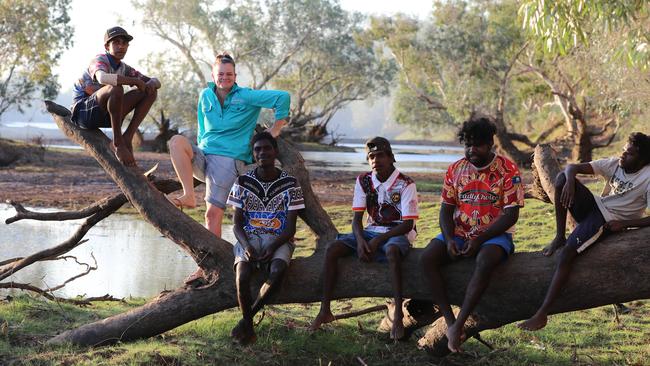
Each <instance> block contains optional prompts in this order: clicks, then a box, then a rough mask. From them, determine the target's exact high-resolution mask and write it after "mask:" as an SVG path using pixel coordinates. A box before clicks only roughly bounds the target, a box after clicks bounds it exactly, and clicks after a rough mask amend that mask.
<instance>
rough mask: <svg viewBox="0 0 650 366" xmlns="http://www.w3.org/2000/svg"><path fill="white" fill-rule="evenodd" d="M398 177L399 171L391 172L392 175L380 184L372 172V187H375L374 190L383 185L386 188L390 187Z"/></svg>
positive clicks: (375, 174)
mask: <svg viewBox="0 0 650 366" xmlns="http://www.w3.org/2000/svg"><path fill="white" fill-rule="evenodd" d="M398 175H399V171H398V170H397V168H395V170H393V174H391V175H390V177H388V179H386V181H385V182H380V181H379V179H378V178H377V173H375V172H374V171H373V172H372V185H373V186H375V188H377V187H379V186H380V185H382V184H384V185H385V186H386V187H391V186H392V185H393V183H395V179H397V176H398Z"/></svg>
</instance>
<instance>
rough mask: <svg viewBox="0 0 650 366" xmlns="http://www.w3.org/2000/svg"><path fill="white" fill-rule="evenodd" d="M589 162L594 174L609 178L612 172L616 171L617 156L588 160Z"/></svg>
mask: <svg viewBox="0 0 650 366" xmlns="http://www.w3.org/2000/svg"><path fill="white" fill-rule="evenodd" d="M589 164H590V165H591V168H592V169H593V170H594V174H596V175H600V176H602V177H605V179H607V180H609V178H611V177H612V176H613V175H614V173H615V172H616V167H617V166H618V158H607V159H599V160H594V161H590V162H589Z"/></svg>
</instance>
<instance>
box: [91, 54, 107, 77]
mask: <svg viewBox="0 0 650 366" xmlns="http://www.w3.org/2000/svg"><path fill="white" fill-rule="evenodd" d="M98 70H101V71H103V72H106V73H110V72H111V65H110V63H109V61H108V58H106V56H105V55H97V56H96V57H95V58H94V59H92V61H90V66H88V75H90V77H91V78H92V79H93V81H97V78H95V73H96V72H97V71H98Z"/></svg>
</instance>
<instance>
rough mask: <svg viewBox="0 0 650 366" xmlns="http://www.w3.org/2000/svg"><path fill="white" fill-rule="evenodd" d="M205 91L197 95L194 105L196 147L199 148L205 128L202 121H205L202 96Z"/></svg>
mask: <svg viewBox="0 0 650 366" xmlns="http://www.w3.org/2000/svg"><path fill="white" fill-rule="evenodd" d="M204 93H205V90H204V91H203V92H201V94H199V101H198V102H197V103H196V124H197V129H196V146H199V147H200V146H201V138H202V137H203V134H204V133H205V126H204V125H203V120H204V119H205V114H204V113H203V98H204V97H203V94H204Z"/></svg>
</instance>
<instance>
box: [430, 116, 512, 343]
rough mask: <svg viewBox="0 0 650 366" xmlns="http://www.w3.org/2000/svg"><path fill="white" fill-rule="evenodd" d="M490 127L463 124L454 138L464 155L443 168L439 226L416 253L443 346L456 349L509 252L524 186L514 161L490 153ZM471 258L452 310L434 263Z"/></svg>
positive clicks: (477, 121) (476, 121) (481, 122)
mask: <svg viewBox="0 0 650 366" xmlns="http://www.w3.org/2000/svg"><path fill="white" fill-rule="evenodd" d="M495 133H496V127H495V126H494V125H493V124H492V122H490V121H489V120H488V119H487V118H482V117H472V118H470V120H469V121H466V122H464V123H463V126H462V128H461V130H460V132H458V139H459V141H460V142H461V143H464V144H465V158H463V159H461V160H458V161H457V162H455V163H453V164H452V165H450V166H449V168H448V169H447V174H446V175H445V181H444V184H443V187H442V205H441V207H440V229H441V230H442V233H441V234H440V235H438V236H437V237H435V238H434V239H433V240H431V242H430V243H429V245H428V246H427V247H426V249H425V251H424V252H423V253H422V256H421V257H420V266H421V269H422V272H423V274H424V277H425V278H426V280H428V282H429V285H430V290H431V295H432V298H433V302H434V303H435V304H436V305H438V308H439V309H440V311H441V312H442V315H443V317H444V319H445V322H446V323H447V340H448V344H447V346H448V347H449V350H451V351H452V352H459V351H460V343H461V342H462V341H463V340H464V334H463V327H464V325H465V321H466V320H467V318H468V317H469V315H470V314H471V313H472V310H473V309H474V307H475V306H476V304H477V303H478V301H479V299H480V298H481V296H482V295H483V292H484V291H485V289H486V288H487V286H488V284H489V281H490V276H491V275H492V272H493V271H494V269H495V268H496V267H497V265H499V264H500V263H503V262H504V260H505V259H507V258H508V256H509V255H510V254H512V253H514V244H513V241H512V234H513V233H514V225H515V223H516V222H517V219H518V218H519V207H523V206H524V187H523V184H522V183H521V175H520V173H519V169H518V168H517V166H516V165H515V164H514V163H513V162H512V161H510V160H508V159H507V158H505V157H503V156H500V155H497V154H495V153H494V152H493V150H492V147H493V146H494V134H495ZM474 256H475V257H476V265H475V267H474V272H473V273H472V277H471V279H470V281H469V284H468V285H467V290H466V292H465V298H464V300H463V304H462V307H461V310H460V313H459V314H458V318H455V317H454V313H453V312H452V310H451V306H450V305H449V300H448V299H447V293H446V292H445V284H444V282H443V278H442V275H441V273H440V268H441V267H442V266H444V265H446V264H449V263H451V262H453V261H455V260H458V259H461V258H470V257H474Z"/></svg>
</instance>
